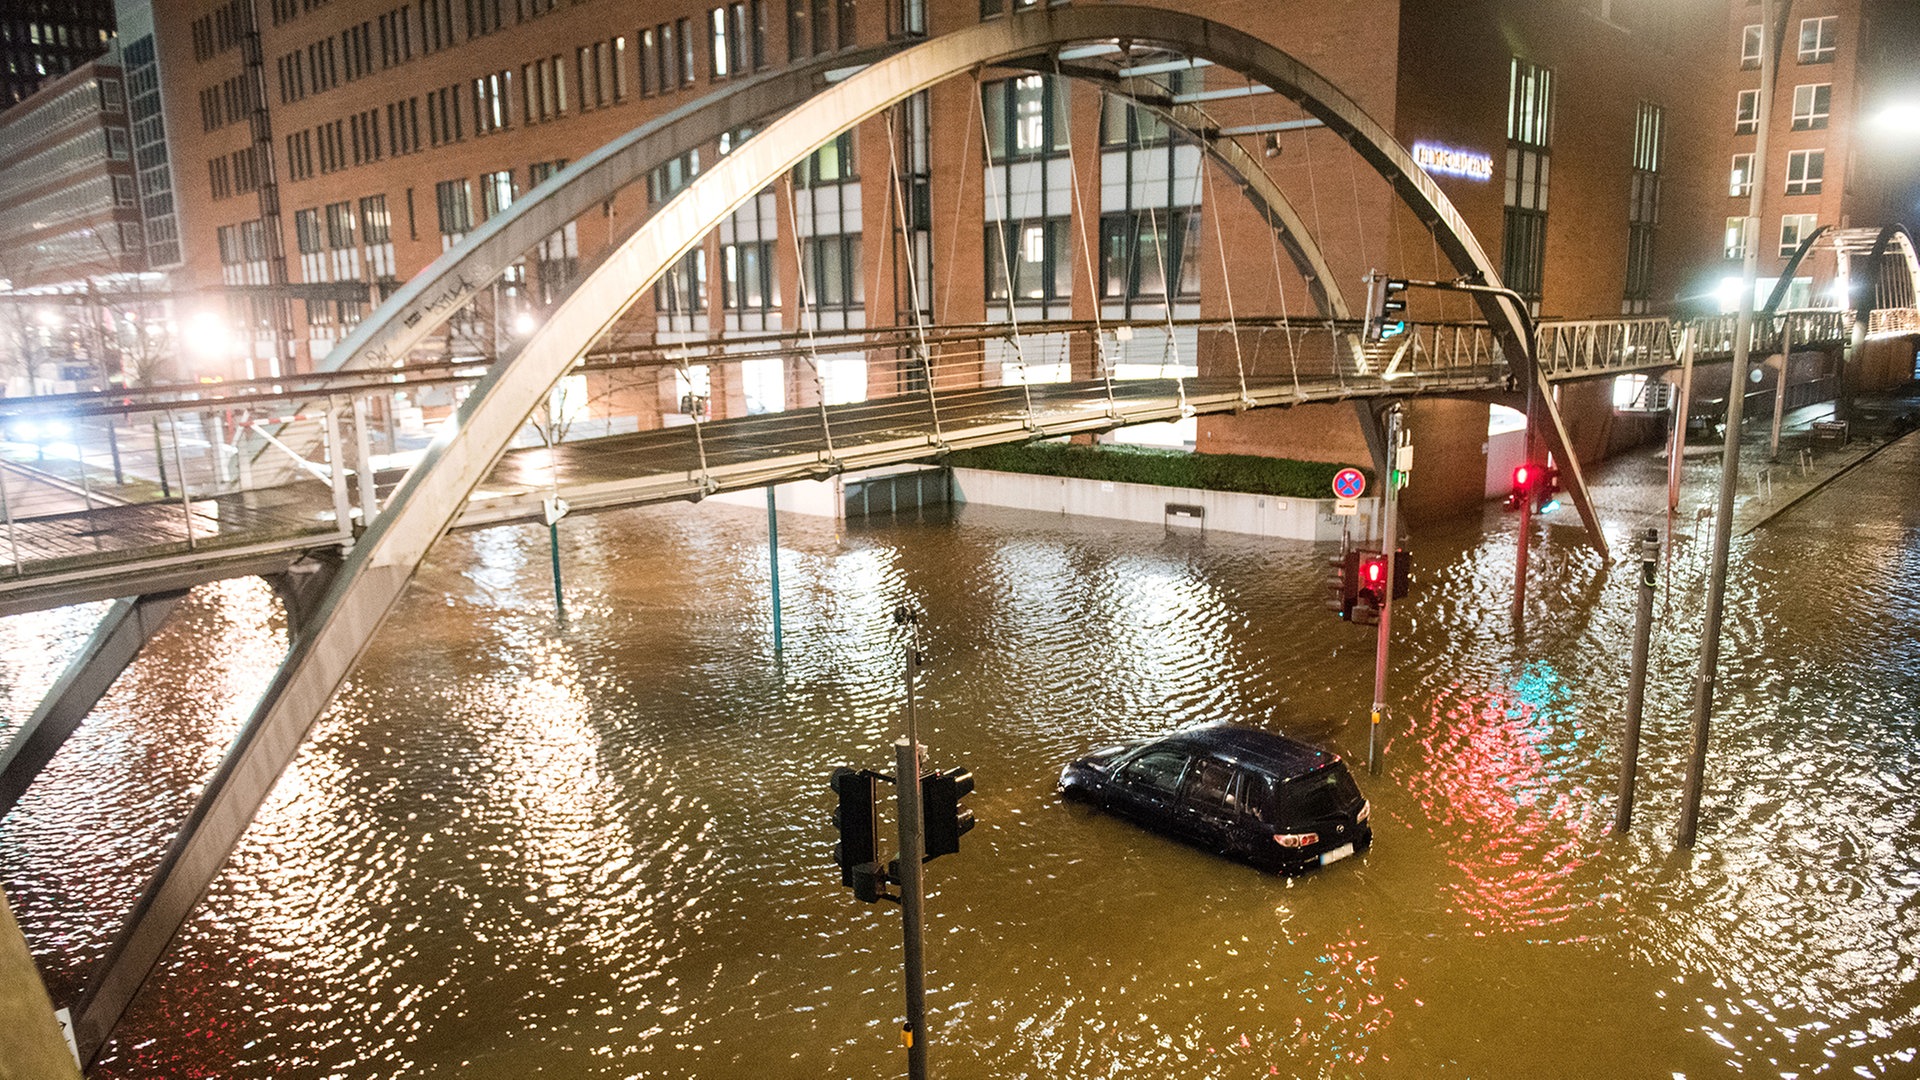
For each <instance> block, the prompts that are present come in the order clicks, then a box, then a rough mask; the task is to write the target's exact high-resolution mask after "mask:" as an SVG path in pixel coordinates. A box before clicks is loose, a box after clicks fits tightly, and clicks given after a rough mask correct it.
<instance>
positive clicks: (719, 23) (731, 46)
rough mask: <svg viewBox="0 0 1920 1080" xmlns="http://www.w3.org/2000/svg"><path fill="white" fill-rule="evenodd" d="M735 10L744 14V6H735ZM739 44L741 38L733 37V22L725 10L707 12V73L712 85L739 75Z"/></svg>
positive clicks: (716, 9) (717, 9) (718, 9)
mask: <svg viewBox="0 0 1920 1080" xmlns="http://www.w3.org/2000/svg"><path fill="white" fill-rule="evenodd" d="M735 8H741V12H745V4H735ZM741 44H743V42H741V38H739V37H735V35H733V21H732V19H730V17H728V10H726V8H714V10H712V12H707V73H708V77H710V79H712V81H714V83H718V81H722V79H732V77H733V75H739V71H741V61H739V46H741Z"/></svg>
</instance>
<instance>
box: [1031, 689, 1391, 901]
mask: <svg viewBox="0 0 1920 1080" xmlns="http://www.w3.org/2000/svg"><path fill="white" fill-rule="evenodd" d="M1060 792H1061V794H1062V795H1065V796H1066V797H1068V798H1070V799H1081V800H1085V801H1087V802H1090V803H1094V804H1095V805H1098V806H1101V807H1104V808H1106V809H1109V810H1112V811H1114V812H1116V813H1120V814H1124V815H1126V816H1127V817H1130V818H1133V819H1134V820H1135V821H1138V822H1139V823H1141V824H1142V825H1145V826H1147V827H1148V828H1152V829H1158V830H1160V831H1162V832H1167V833H1171V834H1173V835H1175V836H1178V837H1181V838H1183V839H1185V840H1188V841H1190V842H1192V843H1195V844H1198V845H1200V846H1202V847H1206V848H1211V849H1213V850H1215V851H1220V852H1224V853H1226V854H1228V855H1231V856H1234V857H1236V858H1241V859H1246V860H1247V861H1249V862H1252V863H1254V864H1255V865H1257V866H1264V867H1268V868H1271V869H1275V870H1280V871H1284V872H1288V873H1298V872H1300V871H1303V870H1307V869H1311V868H1312V867H1316V866H1325V865H1326V864H1328V863H1331V862H1337V861H1339V860H1341V859H1344V858H1346V857H1347V856H1349V855H1352V854H1353V853H1354V852H1356V851H1364V850H1365V849H1366V848H1367V846H1368V845H1369V844H1371V843H1372V842H1373V829H1372V828H1371V827H1370V826H1369V825H1368V824H1367V811H1368V807H1367V800H1366V799H1365V798H1364V797H1362V796H1361V794H1360V789H1359V788H1358V787H1357V786H1355V784H1354V782H1353V777H1352V775H1350V774H1349V773H1348V772H1347V767H1346V765H1345V764H1344V763H1342V762H1341V760H1340V759H1339V758H1338V757H1336V756H1334V755H1333V754H1330V753H1328V752H1326V751H1325V750H1321V749H1319V748H1317V747H1313V746H1309V745H1307V744H1306V743H1303V742H1300V741H1299V740H1297V739H1289V738H1287V737H1286V736H1284V735H1275V734H1272V733H1271V732H1266V731H1261V730H1259V729H1257V728H1248V727H1239V726H1236V725H1232V724H1210V725H1207V726H1205V727H1197V728H1189V729H1187V730H1185V731H1180V732H1176V733H1174V734H1172V735H1168V736H1165V737H1164V738H1159V739H1153V740H1149V741H1146V742H1137V743H1128V744H1125V745H1121V746H1110V747H1107V748H1106V749H1104V750H1096V751H1094V752H1093V753H1091V754H1088V755H1087V756H1086V757H1083V758H1081V759H1079V760H1078V761H1075V762H1073V763H1072V764H1070V765H1068V766H1067V767H1066V769H1064V770H1063V771H1062V772H1061V773H1060Z"/></svg>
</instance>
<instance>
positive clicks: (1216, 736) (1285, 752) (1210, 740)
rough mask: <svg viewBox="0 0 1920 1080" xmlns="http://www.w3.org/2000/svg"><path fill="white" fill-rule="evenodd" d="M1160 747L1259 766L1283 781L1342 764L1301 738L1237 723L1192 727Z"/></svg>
mask: <svg viewBox="0 0 1920 1080" xmlns="http://www.w3.org/2000/svg"><path fill="white" fill-rule="evenodd" d="M1159 744H1160V745H1163V746H1177V747H1181V748H1183V749H1187V750H1203V751H1206V752H1208V753H1210V754H1213V755H1215V756H1217V757H1220V758H1224V759H1226V760H1228V761H1232V762H1235V763H1236V764H1240V763H1244V764H1248V765H1254V766H1257V767H1259V768H1261V769H1263V770H1264V771H1267V772H1270V773H1272V774H1274V775H1275V776H1277V777H1279V778H1280V779H1282V780H1291V779H1293V778H1295V777H1298V776H1305V775H1306V774H1308V773H1310V772H1316V771H1318V770H1320V769H1324V768H1326V767H1327V766H1329V765H1333V764H1337V763H1338V762H1339V761H1340V759H1339V758H1338V757H1336V756H1335V755H1333V754H1330V753H1328V752H1327V751H1325V750H1322V749H1320V748H1319V747H1317V746H1311V745H1308V744H1307V743H1303V742H1301V741H1300V740H1298V739H1290V738H1288V737H1287V736H1285V735H1276V734H1274V733H1273V732H1271V731H1262V730H1260V729H1259V728H1252V727H1241V726H1239V725H1237V724H1208V725H1206V726H1204V727H1196V728H1188V729H1187V730H1185V731H1178V732H1175V733H1174V734H1172V735H1169V736H1167V737H1166V738H1164V739H1161V740H1159Z"/></svg>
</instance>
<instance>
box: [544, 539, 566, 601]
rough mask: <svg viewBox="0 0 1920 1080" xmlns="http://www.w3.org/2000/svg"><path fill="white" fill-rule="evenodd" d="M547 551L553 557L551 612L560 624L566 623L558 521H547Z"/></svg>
mask: <svg viewBox="0 0 1920 1080" xmlns="http://www.w3.org/2000/svg"><path fill="white" fill-rule="evenodd" d="M547 550H548V551H549V552H550V553H551V554H552V556H553V610H554V614H556V615H558V616H559V617H560V621H561V622H566V621H567V599H566V595H565V593H564V592H563V591H562V590H561V588H560V519H559V518H557V517H555V518H549V519H548V521H547Z"/></svg>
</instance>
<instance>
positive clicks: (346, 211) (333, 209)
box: [327, 202, 359, 251]
mask: <svg viewBox="0 0 1920 1080" xmlns="http://www.w3.org/2000/svg"><path fill="white" fill-rule="evenodd" d="M358 225H359V219H358V218H357V217H356V216H355V215H354V212H353V204H352V203H348V202H337V203H328V204H327V246H328V247H329V248H332V249H333V250H335V251H345V250H347V249H348V248H351V247H353V246H354V243H355V240H354V230H355V229H356V227H357V226H358Z"/></svg>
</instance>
